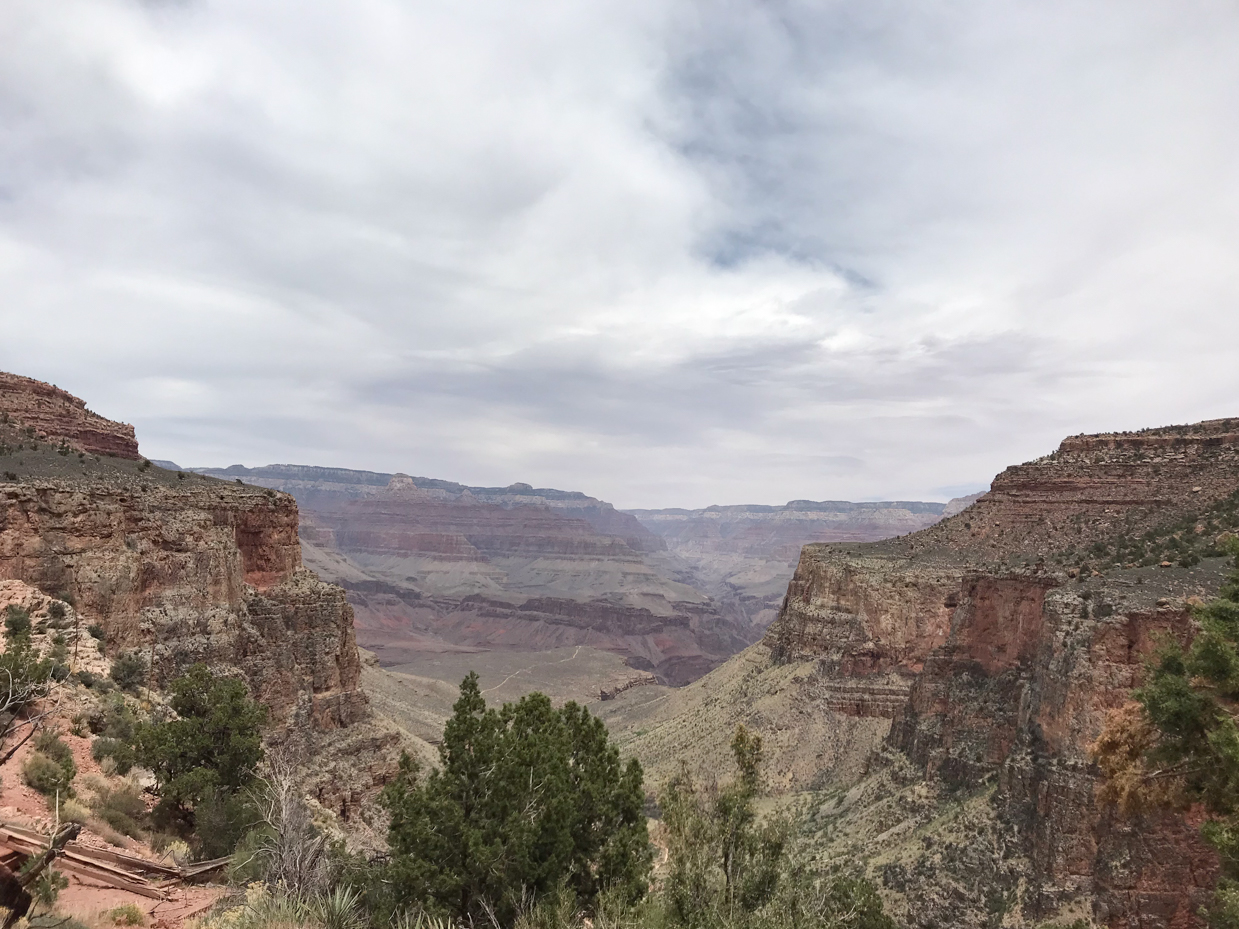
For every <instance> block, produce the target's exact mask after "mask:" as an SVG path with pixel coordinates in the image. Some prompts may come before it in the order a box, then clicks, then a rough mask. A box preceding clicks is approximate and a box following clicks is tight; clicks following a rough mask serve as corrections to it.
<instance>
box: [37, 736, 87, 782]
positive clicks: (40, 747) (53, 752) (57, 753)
mask: <svg viewBox="0 0 1239 929" xmlns="http://www.w3.org/2000/svg"><path fill="white" fill-rule="evenodd" d="M34 747H35V751H38V752H41V753H42V754H44V755H46V756H47V757H48V758H50V759H52V761H54V762H56V764H58V765H60V766H61V767H62V768H64V769H65V771H66V772H67V773H68V775H69V780H73V778H74V776H76V775H77V765H76V764H75V763H74V761H73V750H72V749H71V748H69V746H68V745H66V744H65V743H64V741H63V740H62V739H61V738H60V733H58V732H54V731H52V730H51V729H44V730H43V731H42V732H40V733H39V734H38V735H37V736H35V737H34Z"/></svg>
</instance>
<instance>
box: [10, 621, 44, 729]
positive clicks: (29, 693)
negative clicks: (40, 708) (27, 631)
mask: <svg viewBox="0 0 1239 929" xmlns="http://www.w3.org/2000/svg"><path fill="white" fill-rule="evenodd" d="M53 670H54V669H53V665H52V662H51V661H49V660H48V659H46V658H39V657H38V655H37V654H35V650H34V646H33V645H32V644H31V642H30V637H29V636H18V637H17V638H15V639H10V640H9V643H8V648H6V649H5V650H4V651H3V652H0V682H2V683H0V701H4V702H5V703H7V706H6V707H5V709H6V710H7V712H9V713H20V712H21V711H22V710H24V709H25V708H26V707H27V706H29V705H30V704H31V703H32V702H33V701H35V700H37V699H39V697H42V696H43V695H44V694H46V693H47V687H48V681H49V680H51V679H52V672H53Z"/></svg>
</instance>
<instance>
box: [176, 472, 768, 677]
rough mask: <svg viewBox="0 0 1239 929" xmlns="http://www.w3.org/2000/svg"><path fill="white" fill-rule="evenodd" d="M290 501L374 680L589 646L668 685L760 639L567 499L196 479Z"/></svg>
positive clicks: (645, 534)
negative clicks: (443, 664)
mask: <svg viewBox="0 0 1239 929" xmlns="http://www.w3.org/2000/svg"><path fill="white" fill-rule="evenodd" d="M198 470H199V471H200V473H207V474H213V475H218V476H220V477H228V478H233V479H235V478H238V477H239V478H243V479H244V480H245V481H247V482H252V483H257V484H260V485H262V486H266V487H270V488H272V489H278V490H280V491H285V492H288V493H291V494H293V495H295V496H296V497H297V498H298V500H299V502H300V503H301V506H302V509H303V512H304V513H305V516H306V518H305V519H304V520H303V525H302V529H301V536H302V540H303V543H304V545H305V551H306V553H307V554H306V557H307V558H308V559H309V560H310V562H311V563H312V565H313V567H314V568H315V570H316V571H318V572H319V573H320V574H322V575H323V576H325V577H328V578H330V579H332V580H334V581H336V582H338V583H340V584H341V585H343V586H344V587H345V588H346V589H347V590H348V593H349V599H350V601H351V602H352V604H353V606H354V609H355V611H356V616H357V630H358V636H359V639H360V641H361V643H362V644H363V645H364V646H365V647H367V648H373V649H374V650H375V651H376V653H378V654H379V655H380V656H381V659H382V661H383V663H384V664H385V665H387V666H393V665H400V664H402V663H404V662H407V661H409V660H411V659H413V658H414V657H415V656H416V655H420V654H422V653H424V652H426V651H428V650H429V651H435V650H451V649H456V648H468V649H501V650H507V651H512V652H520V651H529V650H546V649H551V648H558V647H563V646H577V645H584V646H593V647H597V648H601V649H606V650H609V651H612V652H617V653H619V654H621V655H624V656H627V658H628V660H629V661H630V662H631V663H632V665H633V666H634V667H638V668H641V669H645V670H654V671H656V673H657V674H658V675H659V677H660V679H662V680H663V681H666V682H671V683H675V684H682V683H685V682H686V681H688V680H692V679H693V678H696V677H698V676H700V675H701V674H703V673H705V672H706V671H708V670H709V669H710V668H712V667H714V666H716V665H717V664H719V663H720V662H721V661H723V660H724V659H725V658H727V657H728V656H729V655H732V654H734V653H735V652H736V651H737V650H738V649H740V648H743V647H744V646H745V645H746V644H748V643H749V642H751V641H753V640H754V639H755V638H756V637H757V636H758V635H760V633H761V631H762V629H761V628H760V627H754V626H752V624H751V623H749V622H748V621H747V620H742V621H732V620H730V619H729V618H728V617H725V616H722V615H720V614H719V612H718V610H717V609H716V608H715V605H714V604H713V603H712V602H711V599H710V598H709V597H708V596H707V595H705V594H703V593H702V592H701V591H699V590H697V589H695V588H694V587H693V586H692V585H691V584H686V583H684V582H683V581H682V580H681V579H680V578H679V577H678V576H677V572H678V570H679V566H677V565H672V564H670V562H669V560H668V557H667V554H666V552H665V548H666V546H665V544H664V542H663V540H662V539H661V538H660V537H659V536H657V535H655V534H654V533H652V532H650V531H649V530H648V529H646V528H645V527H644V526H642V525H641V523H640V522H638V521H637V520H636V519H635V518H634V517H632V516H631V515H628V514H625V513H621V512H619V511H617V510H616V509H615V508H614V507H613V506H611V504H609V503H605V502H603V501H601V500H597V499H595V498H593V497H589V496H586V495H585V494H582V493H577V492H569V491H560V490H551V489H546V488H533V487H531V486H529V485H528V484H513V485H511V486H509V487H467V486H465V485H462V484H456V483H452V482H450V481H441V480H435V479H432V478H423V477H409V476H407V475H404V474H393V475H386V474H379V473H377V472H369V471H348V470H344V469H338V468H337V469H332V468H311V467H304V466H299V465H271V466H268V467H264V468H253V469H250V468H242V467H241V466H239V465H238V466H234V467H231V468H226V469H216V470H211V469H198Z"/></svg>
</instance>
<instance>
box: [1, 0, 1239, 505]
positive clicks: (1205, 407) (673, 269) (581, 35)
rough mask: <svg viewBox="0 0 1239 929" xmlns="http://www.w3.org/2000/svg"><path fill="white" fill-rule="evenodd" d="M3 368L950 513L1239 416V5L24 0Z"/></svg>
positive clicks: (627, 490) (265, 443) (160, 439)
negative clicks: (981, 495)
mask: <svg viewBox="0 0 1239 929" xmlns="http://www.w3.org/2000/svg"><path fill="white" fill-rule="evenodd" d="M0 45H2V46H3V48H4V49H5V53H4V55H3V56H0V288H2V290H0V293H2V295H3V296H2V297H0V369H4V370H9V371H14V372H17V373H20V374H26V375H29V376H32V377H36V378H39V379H41V380H47V381H51V382H53V383H56V384H58V385H59V386H61V387H63V388H65V389H67V390H69V391H71V392H72V393H74V394H77V395H78V396H81V397H84V398H85V399H87V401H88V402H89V404H90V406H91V408H92V409H94V410H96V411H97V412H100V413H102V414H103V415H105V416H108V417H111V418H114V419H119V420H123V421H126V422H131V423H133V424H134V425H135V426H136V428H137V432H138V438H139V440H140V442H141V445H142V449H143V451H144V453H145V454H146V455H148V456H149V457H152V458H161V459H171V460H174V461H176V462H178V463H180V464H182V465H185V466H222V465H228V464H234V463H243V464H247V465H251V466H252V465H261V464H267V463H274V462H290V463H301V464H318V465H329V466H336V467H354V468H363V469H370V470H379V471H403V472H406V473H410V474H421V475H426V476H431V477H438V478H444V479H448V480H455V481H460V482H462V483H466V484H482V485H506V484H509V483H512V482H516V481H523V482H527V483H530V484H533V485H535V486H547V487H559V488H564V489H573V490H584V491H586V492H587V493H590V494H593V495H595V496H598V497H601V498H603V499H606V500H609V501H611V502H613V503H615V504H616V505H617V506H621V507H660V506H683V507H697V506H704V505H708V504H712V503H782V502H785V501H787V500H789V499H817V500H820V499H836V500H840V499H853V500H872V499H923V500H943V499H947V498H949V497H952V496H956V495H959V494H963V493H968V492H971V491H974V490H978V489H982V488H984V487H985V486H987V485H988V482H989V480H990V478H991V477H992V476H993V475H994V474H995V473H997V472H999V471H1001V470H1002V469H1003V468H1005V467H1006V466H1008V465H1010V464H1015V463H1018V462H1021V461H1026V460H1030V459H1032V458H1035V457H1037V456H1039V455H1042V454H1045V453H1048V452H1050V451H1052V450H1053V449H1054V448H1055V447H1056V446H1057V444H1058V442H1059V441H1060V440H1061V439H1062V438H1063V437H1064V436H1066V435H1070V434H1076V433H1080V432H1098V431H1112V430H1122V429H1137V428H1141V427H1144V426H1152V425H1164V424H1170V423H1182V422H1193V421H1197V420H1201V419H1207V418H1210V417H1218V416H1228V415H1239V364H1236V346H1239V313H1237V312H1236V303H1237V298H1239V261H1237V260H1236V259H1237V257H1239V208H1237V207H1239V157H1236V153H1237V152H1239V55H1235V54H1234V50H1235V48H1236V47H1239V7H1236V6H1235V5H1234V4H1233V3H1231V2H1210V0H1201V2H1197V3H1193V4H1181V3H1172V2H1146V0H1122V2H1118V0H1116V2H1088V0H1071V2H1060V0H1038V2H1032V0H1027V2H1012V0H940V2H931V3H925V2H913V0H864V2H860V0H854V2H831V0H818V2H813V3H802V2H796V0H761V2H758V0H713V2H710V3H705V2H693V0H622V2H619V0H592V2H589V3H580V2H568V0H526V2H523V3H512V2H510V0H475V2H471V3H462V4H448V3H442V2H425V0H347V2H345V0H314V2H310V3H306V2H305V0H295V2H294V0H262V2H254V0H58V2H57V3H54V4H52V3H48V2H46V0H5V2H4V3H3V4H2V5H0Z"/></svg>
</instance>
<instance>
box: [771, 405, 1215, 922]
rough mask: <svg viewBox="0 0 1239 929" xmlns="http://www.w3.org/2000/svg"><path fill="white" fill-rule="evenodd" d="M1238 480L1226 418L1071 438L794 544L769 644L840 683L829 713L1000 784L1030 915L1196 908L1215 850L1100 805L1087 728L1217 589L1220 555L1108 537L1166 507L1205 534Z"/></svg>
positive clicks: (1191, 835) (925, 762)
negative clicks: (987, 476) (948, 489)
mask: <svg viewBox="0 0 1239 929" xmlns="http://www.w3.org/2000/svg"><path fill="white" fill-rule="evenodd" d="M1236 491H1239V434H1237V432H1236V430H1235V429H1234V428H1233V423H1232V421H1229V420H1223V421H1213V422H1207V423H1200V424H1197V425H1194V426H1186V427H1171V428H1168V429H1155V430H1147V431H1145V432H1140V433H1132V434H1123V435H1099V436H1077V437H1073V438H1070V439H1067V440H1065V441H1064V442H1063V443H1062V445H1061V446H1060V447H1059V449H1058V450H1057V451H1056V452H1055V453H1053V454H1051V455H1048V456H1046V457H1045V458H1041V459H1038V460H1037V461H1034V462H1030V463H1029V464H1026V465H1021V466H1018V467H1013V468H1008V469H1007V470H1006V471H1004V472H1003V473H1002V474H1000V475H999V476H998V477H997V478H995V480H994V482H993V485H992V488H991V490H990V492H989V493H988V494H985V495H983V496H981V497H980V499H979V500H977V502H976V503H974V504H973V505H972V506H971V507H969V508H967V509H965V510H963V511H962V512H960V513H959V514H957V515H955V516H952V517H950V518H948V519H946V520H944V521H942V522H941V523H939V524H937V525H935V526H933V527H931V528H928V529H925V530H923V531H921V532H917V533H914V534H912V535H910V536H906V537H903V538H901V539H897V540H891V541H887V542H883V543H876V544H873V545H862V546H847V545H843V546H840V545H814V546H807V547H806V548H805V550H804V552H803V554H802V556H801V560H800V564H799V566H798V568H797V571H796V575H795V578H794V579H793V581H792V583H791V585H790V586H789V588H788V593H787V598H786V601H785V603H784V605H783V609H782V611H781V613H780V616H779V619H778V620H777V621H776V623H775V624H774V625H773V626H772V627H771V630H770V632H769V634H768V636H767V643H768V645H769V647H770V649H771V651H772V654H773V656H774V658H775V659H776V660H778V661H801V662H803V661H813V662H816V665H817V667H816V674H817V675H818V676H820V678H821V679H822V685H823V686H824V688H825V690H826V691H827V692H828V693H829V692H830V691H835V692H837V693H840V694H845V695H846V696H840V697H837V698H834V699H830V698H828V699H827V700H826V701H824V708H826V709H828V711H829V712H831V713H836V714H840V715H843V716H849V715H852V716H873V715H878V716H881V717H885V718H886V719H889V720H890V721H891V729H890V732H889V735H888V738H887V743H888V745H889V746H890V747H892V748H894V749H897V750H899V751H900V752H902V753H903V754H904V755H905V756H906V757H907V758H908V759H909V760H910V761H911V762H912V763H913V765H914V766H915V767H916V769H917V770H919V771H920V772H921V775H922V776H924V777H926V778H928V779H930V780H931V781H936V782H940V783H943V784H945V785H947V786H948V787H950V788H951V789H956V790H965V791H966V790H973V789H977V788H979V787H981V786H982V785H984V784H987V783H994V784H996V785H997V790H996V791H995V793H994V795H993V800H992V804H993V809H994V811H995V813H996V815H997V819H998V822H1000V823H1001V824H1004V825H1005V826H1007V827H1009V829H1010V832H1009V834H1008V835H1007V838H1006V839H1005V840H1004V848H1005V849H1006V850H1007V853H1009V854H1017V855H1019V856H1021V857H1022V858H1023V859H1024V860H1025V861H1026V862H1027V863H1028V868H1027V871H1026V872H1025V873H1023V874H1022V876H1021V883H1020V887H1019V889H1018V894H1017V896H1018V898H1019V899H1018V904H1019V907H1020V910H1021V912H1022V914H1023V916H1024V917H1025V918H1027V919H1030V920H1035V919H1040V918H1048V917H1049V916H1052V915H1054V914H1056V913H1058V912H1060V911H1061V910H1063V909H1064V908H1069V907H1070V906H1072V905H1075V904H1079V903H1080V901H1085V902H1086V903H1087V904H1088V906H1089V907H1090V908H1091V910H1092V915H1093V916H1094V918H1097V919H1098V920H1100V921H1101V922H1103V923H1104V924H1106V925H1110V926H1114V927H1118V926H1125V927H1128V926H1138V927H1148V929H1152V927H1169V926H1180V925H1192V924H1194V922H1193V921H1194V920H1195V919H1196V916H1195V913H1196V911H1197V909H1198V908H1199V906H1200V905H1201V903H1202V902H1203V901H1204V899H1205V898H1206V896H1207V894H1208V891H1209V888H1210V887H1211V884H1212V882H1213V880H1214V878H1215V876H1216V861H1215V860H1214V858H1213V855H1212V854H1211V852H1210V851H1209V850H1208V849H1207V848H1206V847H1205V846H1204V845H1203V843H1202V842H1201V840H1200V838H1199V835H1198V833H1197V831H1196V830H1195V828H1194V826H1193V824H1192V823H1191V822H1190V821H1188V820H1186V819H1184V818H1183V817H1182V816H1176V815H1169V814H1168V815H1164V816H1161V817H1153V818H1150V819H1147V820H1145V821H1142V822H1138V823H1131V822H1123V821H1121V820H1120V819H1118V818H1117V817H1116V816H1115V814H1114V812H1113V811H1112V810H1109V809H1106V808H1102V807H1100V806H1099V805H1098V804H1097V803H1096V801H1095V800H1094V790H1095V787H1096V777H1097V775H1096V771H1095V769H1094V768H1093V766H1092V765H1091V764H1090V762H1089V759H1088V748H1089V746H1090V744H1091V743H1092V741H1093V740H1094V739H1095V738H1096V737H1097V735H1098V733H1099V732H1100V730H1101V727H1102V725H1103V724H1104V720H1105V717H1106V714H1107V713H1108V712H1109V711H1110V710H1113V709H1115V708H1116V707H1118V706H1120V705H1121V704H1123V703H1124V702H1125V701H1126V700H1128V699H1129V698H1130V693H1131V690H1132V688H1133V687H1135V686H1137V685H1138V683H1139V680H1140V676H1141V674H1142V671H1143V666H1144V662H1145V660H1146V658H1147V657H1148V655H1149V654H1150V653H1151V651H1152V650H1153V648H1154V647H1155V644H1156V642H1157V641H1159V639H1160V638H1164V637H1166V636H1177V637H1180V638H1182V637H1186V636H1190V634H1191V616H1190V611H1189V609H1188V608H1187V607H1186V606H1185V602H1186V599H1187V598H1188V597H1190V596H1194V595H1208V594H1209V593H1211V592H1212V591H1213V590H1214V589H1216V585H1217V580H1218V577H1219V571H1220V559H1207V558H1206V559H1205V560H1204V562H1201V563H1199V564H1198V565H1193V566H1190V567H1172V566H1171V562H1169V561H1161V562H1159V561H1157V560H1156V556H1152V555H1147V556H1146V557H1145V558H1143V559H1142V560H1141V561H1130V562H1127V561H1120V562H1117V563H1110V562H1108V561H1107V560H1105V559H1104V558H1102V556H1103V555H1108V554H1109V553H1110V552H1112V551H1115V550H1118V549H1122V550H1124V551H1128V552H1130V551H1132V550H1133V548H1132V546H1131V545H1127V546H1126V548H1124V546H1122V545H1119V546H1117V548H1116V545H1115V543H1114V540H1115V539H1116V538H1119V539H1131V538H1137V539H1155V538H1157V537H1158V536H1159V533H1158V527H1161V526H1168V525H1171V524H1175V523H1186V524H1189V525H1190V524H1193V523H1195V524H1196V528H1195V529H1194V530H1189V531H1194V532H1196V533H1200V532H1204V531H1206V524H1207V523H1208V522H1209V516H1208V514H1209V513H1210V512H1211V508H1214V509H1216V507H1218V506H1219V505H1221V504H1226V502H1227V501H1230V500H1233V499H1234V498H1233V497H1232V495H1234V494H1235V493H1236ZM1171 538H1173V536H1171ZM1149 544H1150V543H1148V542H1143V541H1142V542H1141V543H1140V546H1139V547H1140V549H1141V551H1144V550H1145V549H1147V547H1148V545H1149ZM1098 559H1102V560H1100V561H1099V560H1098ZM1011 892H1012V893H1013V894H1015V893H1016V891H1015V890H1012V891H1011Z"/></svg>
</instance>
